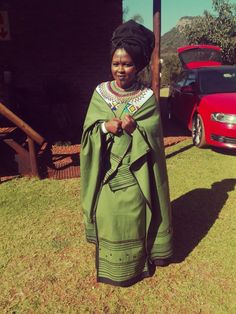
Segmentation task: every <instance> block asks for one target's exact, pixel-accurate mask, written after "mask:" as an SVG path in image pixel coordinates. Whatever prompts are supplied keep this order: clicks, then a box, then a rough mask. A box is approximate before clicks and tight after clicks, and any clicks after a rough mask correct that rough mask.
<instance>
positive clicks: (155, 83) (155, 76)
mask: <svg viewBox="0 0 236 314" xmlns="http://www.w3.org/2000/svg"><path fill="white" fill-rule="evenodd" d="M153 32H154V35H155V48H154V51H153V54H152V89H153V92H154V93H155V95H156V98H157V100H158V102H159V101H160V46H161V0H153Z"/></svg>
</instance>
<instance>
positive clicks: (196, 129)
mask: <svg viewBox="0 0 236 314" xmlns="http://www.w3.org/2000/svg"><path fill="white" fill-rule="evenodd" d="M192 139H193V144H194V145H195V146H197V147H201V148H202V147H205V146H206V139H205V130H204V124H203V121H202V117H201V116H200V115H199V114H196V115H195V116H194V117H193V123H192Z"/></svg>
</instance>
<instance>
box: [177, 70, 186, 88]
mask: <svg viewBox="0 0 236 314" xmlns="http://www.w3.org/2000/svg"><path fill="white" fill-rule="evenodd" d="M186 78H187V73H186V72H182V73H181V74H180V75H179V77H178V78H177V80H176V82H175V83H176V85H178V86H179V87H182V86H183V85H184V82H185V81H186Z"/></svg>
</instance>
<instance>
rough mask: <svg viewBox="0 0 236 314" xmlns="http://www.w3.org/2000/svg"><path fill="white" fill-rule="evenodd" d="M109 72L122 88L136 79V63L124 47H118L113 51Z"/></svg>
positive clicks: (125, 87)
mask: <svg viewBox="0 0 236 314" xmlns="http://www.w3.org/2000/svg"><path fill="white" fill-rule="evenodd" d="M111 72H112V75H113V78H114V80H115V81H116V83H117V85H118V86H119V87H121V88H123V89H127V88H129V87H130V86H132V84H133V83H134V81H135V80H136V74H137V68H136V64H135V63H134V61H133V59H132V57H131V56H130V54H129V53H128V52H127V51H126V50H125V49H124V48H118V49H116V50H115V51H114V52H113V55H112V61H111Z"/></svg>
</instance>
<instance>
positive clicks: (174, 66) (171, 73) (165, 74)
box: [161, 53, 181, 87]
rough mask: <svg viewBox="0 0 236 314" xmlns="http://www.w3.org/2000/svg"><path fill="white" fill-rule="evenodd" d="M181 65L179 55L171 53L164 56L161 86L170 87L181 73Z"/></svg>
mask: <svg viewBox="0 0 236 314" xmlns="http://www.w3.org/2000/svg"><path fill="white" fill-rule="evenodd" d="M180 70H181V64H180V60H179V58H178V56H177V54H174V53H169V54H165V55H163V63H162V65H161V86H162V87H164V86H168V85H170V83H171V81H173V80H175V79H176V77H177V75H178V74H179V73H180Z"/></svg>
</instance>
